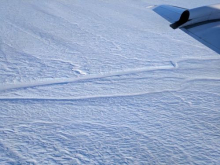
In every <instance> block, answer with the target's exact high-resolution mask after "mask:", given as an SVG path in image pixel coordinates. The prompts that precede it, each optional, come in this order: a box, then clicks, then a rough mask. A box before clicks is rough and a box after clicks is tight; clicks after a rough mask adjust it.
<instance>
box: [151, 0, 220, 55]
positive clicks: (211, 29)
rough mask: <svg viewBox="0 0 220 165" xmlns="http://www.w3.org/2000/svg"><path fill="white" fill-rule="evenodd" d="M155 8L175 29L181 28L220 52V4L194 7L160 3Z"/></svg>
mask: <svg viewBox="0 0 220 165" xmlns="http://www.w3.org/2000/svg"><path fill="white" fill-rule="evenodd" d="M153 10H154V11H155V12H156V13H157V14H159V15H160V16H162V17H163V18H165V19H166V20H168V21H169V22H170V23H171V24H170V26H171V27H172V28H173V29H177V28H180V29H181V30H183V31H184V32H186V33H187V34H189V35H190V36H192V37H193V38H195V39H196V40H198V41H200V42H201V43H203V44H204V45H206V46H208V47H209V48H211V49H212V50H214V51H216V52H217V53H219V54H220V4H216V5H211V6H203V7H198V8H194V9H185V8H181V7H177V6H170V5H159V6H156V7H154V8H153Z"/></svg>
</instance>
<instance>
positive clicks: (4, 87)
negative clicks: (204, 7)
mask: <svg viewBox="0 0 220 165" xmlns="http://www.w3.org/2000/svg"><path fill="white" fill-rule="evenodd" d="M171 69H174V66H171V65H167V66H154V67H147V68H135V69H129V70H124V71H118V72H112V73H106V74H94V75H88V76H84V77H79V78H60V79H52V80H46V81H35V82H28V83H27V82H24V83H17V84H7V85H2V86H1V87H0V92H3V91H7V90H12V89H22V88H30V87H38V86H47V85H56V84H67V83H73V82H80V81H85V80H93V79H100V78H106V77H112V76H121V75H128V74H133V73H139V72H148V71H157V70H171Z"/></svg>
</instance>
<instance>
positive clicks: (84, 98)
mask: <svg viewBox="0 0 220 165" xmlns="http://www.w3.org/2000/svg"><path fill="white" fill-rule="evenodd" d="M178 90H179V89H174V90H161V91H149V92H142V93H128V94H126V93H124V94H115V95H95V96H82V97H61V98H55V97H21V98H19V97H2V98H1V97H0V101H22V100H26V101H28V100H29V101H80V100H89V99H103V98H106V99H108V98H122V97H134V96H143V95H150V94H159V93H167V92H177V91H178Z"/></svg>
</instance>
